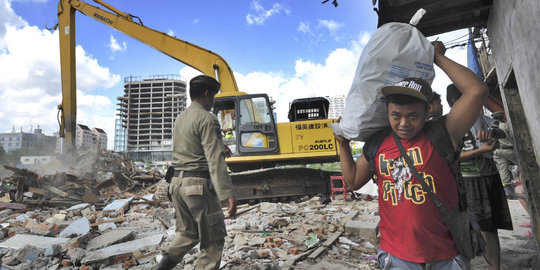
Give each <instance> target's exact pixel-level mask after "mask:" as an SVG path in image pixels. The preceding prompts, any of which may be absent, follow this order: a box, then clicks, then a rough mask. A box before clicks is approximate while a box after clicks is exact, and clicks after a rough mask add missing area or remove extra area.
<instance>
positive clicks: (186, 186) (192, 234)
mask: <svg viewBox="0 0 540 270" xmlns="http://www.w3.org/2000/svg"><path fill="white" fill-rule="evenodd" d="M181 176H182V175H180V177H174V178H173V179H172V181H171V184H170V186H169V192H170V193H171V195H172V200H173V204H174V208H175V210H176V236H175V238H174V239H173V241H172V243H171V244H170V245H169V247H168V248H167V249H166V251H165V252H166V253H167V254H168V255H169V258H171V259H172V260H173V261H174V262H176V263H179V262H181V261H182V259H183V258H184V255H186V253H188V252H189V251H190V250H191V249H192V248H193V247H194V246H195V245H197V244H198V243H200V250H201V252H200V255H199V262H198V264H197V267H196V268H195V269H205V270H206V269H219V266H220V262H221V254H222V252H223V244H224V242H225V236H226V235H227V233H226V231H225V222H224V215H223V212H222V210H221V204H220V203H219V200H218V199H217V195H216V193H215V192H213V191H210V190H209V181H210V180H209V179H205V178H198V177H186V178H182V177H181Z"/></svg>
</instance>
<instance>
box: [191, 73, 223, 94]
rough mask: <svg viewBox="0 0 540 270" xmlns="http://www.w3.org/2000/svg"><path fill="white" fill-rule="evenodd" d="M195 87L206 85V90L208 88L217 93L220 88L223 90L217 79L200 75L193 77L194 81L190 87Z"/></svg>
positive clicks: (192, 80)
mask: <svg viewBox="0 0 540 270" xmlns="http://www.w3.org/2000/svg"><path fill="white" fill-rule="evenodd" d="M194 85H204V86H206V87H205V88H208V89H209V90H212V91H214V92H216V93H217V92H219V88H221V84H219V82H218V81H217V80H216V79H214V78H212V77H210V76H208V75H198V76H195V77H193V79H191V81H189V87H190V88H191V87H193V86H194ZM199 87H200V86H199Z"/></svg>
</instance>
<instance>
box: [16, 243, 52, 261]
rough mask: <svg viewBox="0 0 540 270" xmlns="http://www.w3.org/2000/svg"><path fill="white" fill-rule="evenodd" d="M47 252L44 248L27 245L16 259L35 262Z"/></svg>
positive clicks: (20, 250)
mask: <svg viewBox="0 0 540 270" xmlns="http://www.w3.org/2000/svg"><path fill="white" fill-rule="evenodd" d="M44 252H45V249H44V248H41V247H36V246H32V245H26V246H24V247H23V248H21V249H19V251H18V253H17V255H16V257H17V260H19V261H21V262H24V261H33V260H35V259H36V258H37V257H39V255H40V254H43V253H44Z"/></svg>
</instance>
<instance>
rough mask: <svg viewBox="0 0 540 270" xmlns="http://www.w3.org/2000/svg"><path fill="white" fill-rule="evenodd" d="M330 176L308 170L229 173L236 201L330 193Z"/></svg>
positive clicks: (326, 172)
mask: <svg viewBox="0 0 540 270" xmlns="http://www.w3.org/2000/svg"><path fill="white" fill-rule="evenodd" d="M332 175H340V172H330V171H323V170H317V169H309V168H283V169H282V168H268V169H260V170H249V171H244V172H238V173H232V174H231V178H232V184H233V187H234V191H235V196H236V199H237V200H239V201H249V200H262V201H265V200H271V199H283V198H290V197H298V196H306V195H307V196H313V195H318V194H322V195H327V194H329V193H330V176H332Z"/></svg>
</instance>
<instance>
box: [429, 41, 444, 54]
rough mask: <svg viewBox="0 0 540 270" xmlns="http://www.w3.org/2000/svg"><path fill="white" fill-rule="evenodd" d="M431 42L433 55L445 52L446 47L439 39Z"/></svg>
mask: <svg viewBox="0 0 540 270" xmlns="http://www.w3.org/2000/svg"><path fill="white" fill-rule="evenodd" d="M431 44H433V47H435V56H437V55H438V54H440V55H444V53H445V52H446V48H445V47H444V44H443V43H442V42H441V41H433V42H431Z"/></svg>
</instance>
